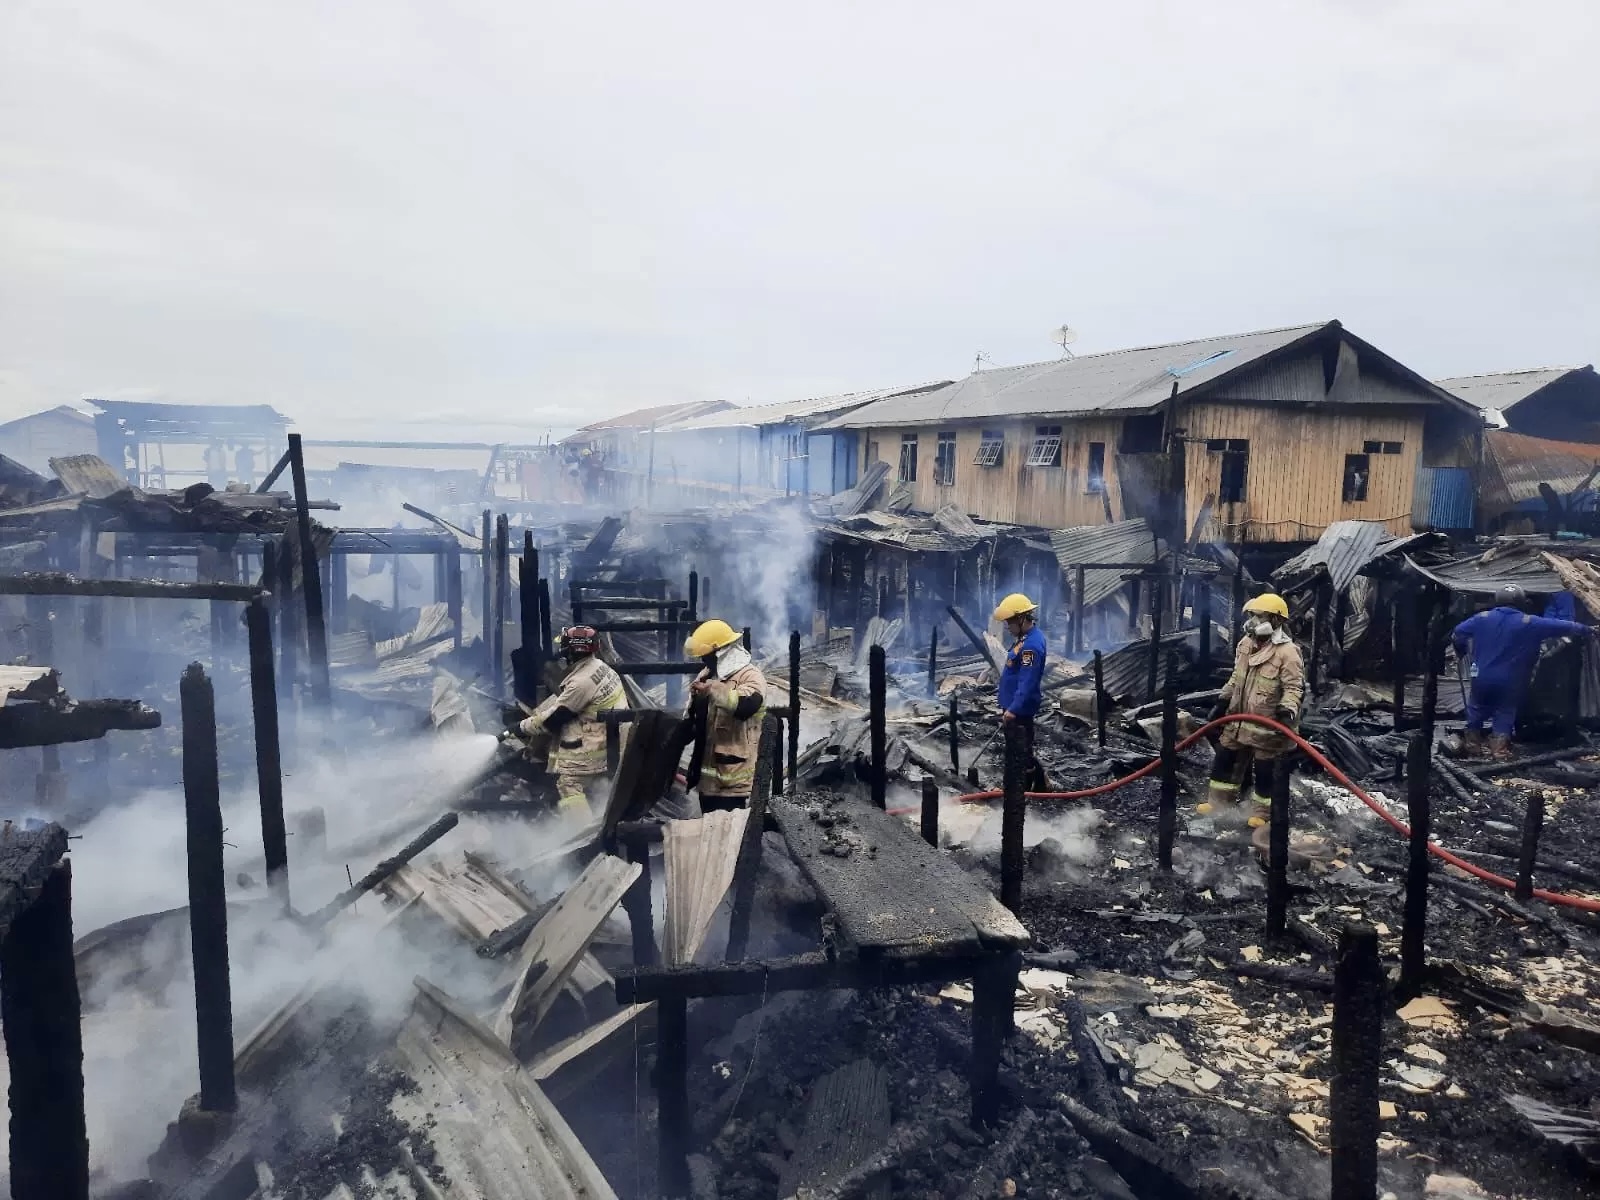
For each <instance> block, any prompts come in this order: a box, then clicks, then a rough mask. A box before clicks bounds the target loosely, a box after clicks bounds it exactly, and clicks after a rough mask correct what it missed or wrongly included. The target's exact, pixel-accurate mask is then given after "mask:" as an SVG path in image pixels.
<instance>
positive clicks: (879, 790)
mask: <svg viewBox="0 0 1600 1200" xmlns="http://www.w3.org/2000/svg"><path fill="white" fill-rule="evenodd" d="M867 661H868V670H869V675H868V681H869V683H868V687H869V708H868V720H869V721H870V723H871V736H872V765H871V768H870V770H871V777H870V780H869V782H870V784H871V788H872V803H873V804H875V805H877V806H878V807H879V808H885V807H887V805H888V800H887V788H888V765H887V761H886V759H887V755H888V738H887V734H886V729H885V725H884V720H885V711H884V710H885V708H886V707H887V704H888V690H889V689H888V666H887V664H886V662H885V659H884V650H883V647H882V646H873V647H872V649H871V650H870V651H869V652H868V660H867Z"/></svg>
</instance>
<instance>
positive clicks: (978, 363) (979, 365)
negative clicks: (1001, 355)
mask: <svg viewBox="0 0 1600 1200" xmlns="http://www.w3.org/2000/svg"><path fill="white" fill-rule="evenodd" d="M984 363H988V364H989V365H990V366H993V365H994V359H992V358H990V357H989V356H988V354H986V353H985V352H984V351H982V350H979V351H978V352H977V353H976V354H974V355H973V356H972V369H973V370H974V371H981V370H983V364H984Z"/></svg>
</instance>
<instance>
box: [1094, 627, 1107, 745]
mask: <svg viewBox="0 0 1600 1200" xmlns="http://www.w3.org/2000/svg"><path fill="white" fill-rule="evenodd" d="M1094 724H1095V741H1096V743H1097V744H1098V745H1099V747H1100V749H1102V750H1104V749H1105V747H1106V666H1105V658H1104V656H1102V655H1101V653H1100V651H1098V650H1096V651H1095V652H1094Z"/></svg>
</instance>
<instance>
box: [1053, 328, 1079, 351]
mask: <svg viewBox="0 0 1600 1200" xmlns="http://www.w3.org/2000/svg"><path fill="white" fill-rule="evenodd" d="M1051 340H1053V341H1054V342H1055V344H1056V345H1058V346H1060V347H1061V357H1062V358H1077V357H1078V356H1077V355H1076V354H1074V353H1073V352H1072V349H1071V347H1072V343H1073V342H1075V341H1077V340H1078V331H1077V330H1076V329H1074V328H1073V327H1072V326H1071V325H1063V326H1062V327H1061V328H1060V329H1058V330H1056V331H1055V333H1054V334H1052V335H1051Z"/></svg>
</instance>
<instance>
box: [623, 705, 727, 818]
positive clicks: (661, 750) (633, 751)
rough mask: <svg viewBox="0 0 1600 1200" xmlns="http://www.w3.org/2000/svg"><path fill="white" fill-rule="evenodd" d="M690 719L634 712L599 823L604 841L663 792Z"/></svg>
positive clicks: (657, 712) (688, 732)
mask: <svg viewBox="0 0 1600 1200" xmlns="http://www.w3.org/2000/svg"><path fill="white" fill-rule="evenodd" d="M697 699H698V698H697ZM701 711H702V712H703V711H704V708H703V706H702V707H701ZM692 719H693V718H691V719H690V720H689V721H686V720H682V719H680V718H676V717H671V716H668V715H667V714H666V713H664V712H662V711H661V710H659V709H645V710H643V711H640V712H638V713H637V714H636V716H635V720H634V723H633V726H634V727H633V732H632V734H631V735H630V736H629V738H628V744H627V746H626V747H625V748H624V749H623V751H622V759H621V761H620V762H619V763H618V764H617V770H616V774H615V775H613V776H612V779H611V795H610V797H609V798H608V800H607V802H606V812H605V819H604V822H603V823H602V825H601V840H602V841H603V842H604V841H608V840H609V839H610V838H611V837H612V835H613V834H614V833H615V831H616V829H617V826H618V825H619V824H620V823H622V822H624V821H637V820H638V819H639V818H641V817H643V816H644V815H645V813H647V812H649V811H650V809H651V808H652V807H654V805H655V803H656V802H657V801H658V800H660V799H661V797H662V796H664V795H666V792H667V788H668V786H670V784H671V783H672V777H673V775H674V774H675V773H676V771H677V769H678V760H679V759H680V758H681V757H682V755H683V751H684V748H685V747H686V746H687V745H688V744H689V743H688V739H689V737H690V736H692V735H693V733H694V729H693V727H692V726H691V721H692Z"/></svg>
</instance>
